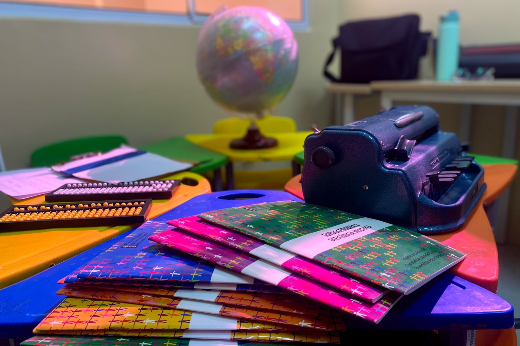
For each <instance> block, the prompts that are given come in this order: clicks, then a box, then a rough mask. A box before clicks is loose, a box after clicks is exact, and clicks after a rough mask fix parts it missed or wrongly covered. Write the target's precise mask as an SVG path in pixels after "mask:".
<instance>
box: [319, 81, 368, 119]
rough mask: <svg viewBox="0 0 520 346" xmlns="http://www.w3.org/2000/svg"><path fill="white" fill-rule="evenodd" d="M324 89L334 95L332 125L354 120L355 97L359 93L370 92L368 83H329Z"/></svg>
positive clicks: (365, 93) (366, 93)
mask: <svg viewBox="0 0 520 346" xmlns="http://www.w3.org/2000/svg"><path fill="white" fill-rule="evenodd" d="M325 91H326V92H328V93H332V94H334V96H335V100H334V102H335V113H334V114H335V116H334V125H344V124H350V123H351V122H354V120H355V119H354V112H355V107H356V99H357V98H358V97H359V96H361V95H365V96H367V95H370V94H372V88H371V86H370V84H343V83H331V84H329V85H327V86H326V87H325Z"/></svg>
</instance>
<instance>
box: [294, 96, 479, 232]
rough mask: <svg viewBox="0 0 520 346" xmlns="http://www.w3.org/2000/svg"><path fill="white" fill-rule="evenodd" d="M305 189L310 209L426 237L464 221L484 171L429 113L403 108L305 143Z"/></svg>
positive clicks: (427, 109)
mask: <svg viewBox="0 0 520 346" xmlns="http://www.w3.org/2000/svg"><path fill="white" fill-rule="evenodd" d="M304 148H305V164H304V167H303V173H302V180H301V182H302V188H303V195H304V197H305V201H306V202H307V203H312V204H318V205H322V206H326V207H331V208H336V209H340V210H343V211H348V212H351V213H354V214H358V215H363V216H367V217H371V218H375V219H379V220H383V221H386V222H389V223H393V224H396V225H399V226H403V227H406V228H408V229H411V230H414V231H418V232H421V233H433V232H436V233H438V232H446V231H449V230H453V229H456V228H458V227H460V226H462V224H463V223H464V222H465V221H466V219H467V218H468V217H469V215H470V214H471V211H472V210H473V208H474V207H475V206H476V205H477V203H478V201H479V199H480V198H481V197H482V194H483V193H484V190H485V189H486V184H485V183H484V170H483V168H482V167H481V166H480V165H478V164H477V163H476V162H475V161H474V160H473V157H471V156H467V155H466V154H465V152H464V151H463V147H462V146H461V144H460V143H459V140H458V138H457V136H456V135H455V134H454V133H448V132H443V131H439V117H438V115H437V113H436V112H435V111H434V110H433V109H431V108H430V107H426V106H399V107H394V108H392V109H390V110H388V111H384V112H381V113H379V114H377V115H375V116H372V117H370V118H366V119H364V120H362V121H357V122H354V123H351V124H347V125H344V126H331V127H328V128H326V129H324V130H323V131H321V132H317V133H314V134H312V135H310V136H309V137H307V139H306V140H305V144H304Z"/></svg>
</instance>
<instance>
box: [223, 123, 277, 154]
mask: <svg viewBox="0 0 520 346" xmlns="http://www.w3.org/2000/svg"><path fill="white" fill-rule="evenodd" d="M276 145H278V141H277V140H276V138H271V137H264V136H263V135H262V134H261V133H260V129H258V126H256V123H255V121H254V120H252V121H251V125H250V126H249V128H248V129H247V133H246V135H245V136H244V137H242V138H238V139H234V140H232V141H231V143H229V147H230V148H232V149H242V150H244V149H245V150H249V149H265V148H272V147H274V146H276Z"/></svg>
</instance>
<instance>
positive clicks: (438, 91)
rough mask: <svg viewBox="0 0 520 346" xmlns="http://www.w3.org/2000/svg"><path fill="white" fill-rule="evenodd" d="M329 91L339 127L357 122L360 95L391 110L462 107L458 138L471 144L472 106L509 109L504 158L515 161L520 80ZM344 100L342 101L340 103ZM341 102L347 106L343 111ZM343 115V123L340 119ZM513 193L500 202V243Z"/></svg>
mask: <svg viewBox="0 0 520 346" xmlns="http://www.w3.org/2000/svg"><path fill="white" fill-rule="evenodd" d="M325 91H327V92H332V93H335V94H336V120H335V124H336V125H340V124H348V123H350V122H353V121H354V99H355V97H356V95H368V94H371V93H379V94H380V103H381V107H382V108H383V109H390V108H392V106H393V105H394V102H395V101H405V102H410V103H421V102H441V103H459V104H461V105H462V111H461V115H460V124H459V133H458V137H459V139H460V141H461V142H468V141H469V140H470V129H471V112H472V105H502V106H506V107H507V108H506V121H505V124H504V135H503V137H502V154H501V156H502V157H505V158H514V157H515V147H516V135H517V133H516V131H517V123H518V107H519V106H520V79H498V80H494V81H463V82H457V83H454V82H439V81H435V80H408V81H378V82H377V81H376V82H372V83H370V84H335V83H332V84H329V85H328V86H327V87H326V88H325ZM341 98H342V101H338V100H340V99H341ZM338 102H343V105H342V107H343V108H342V109H340V108H339V107H340V106H341V105H339V104H338ZM340 114H343V118H342V120H343V121H340V119H338V118H339V116H340ZM509 194H510V192H509V190H507V191H505V193H504V194H503V196H502V197H501V199H500V201H499V202H497V203H498V206H497V210H498V216H497V227H496V228H495V234H496V240H497V242H499V243H503V242H505V239H506V233H507V230H506V227H507V212H508V209H509Z"/></svg>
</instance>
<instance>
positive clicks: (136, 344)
mask: <svg viewBox="0 0 520 346" xmlns="http://www.w3.org/2000/svg"><path fill="white" fill-rule="evenodd" d="M20 345H23V346H268V345H272V344H265V343H256V342H250V341H232V340H204V341H203V340H197V339H193V340H191V339H169V338H154V337H149V338H122V337H114V336H106V337H99V336H98V337H96V336H85V337H81V336H79V337H74V336H72V337H66V336H42V335H37V336H33V337H32V338H30V339H27V340H25V341H23V342H22V343H21V344H20ZM289 345H290V344H287V343H277V346H289Z"/></svg>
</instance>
